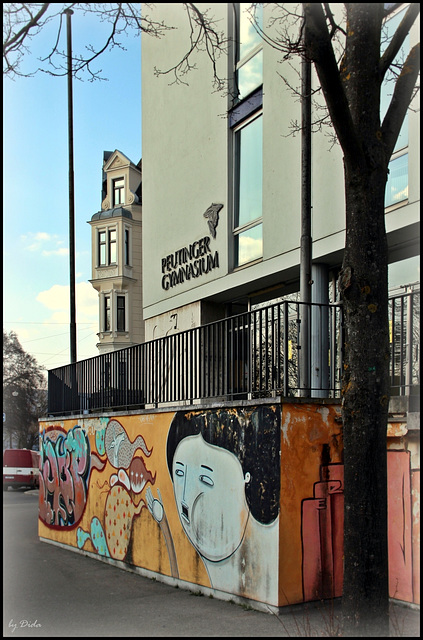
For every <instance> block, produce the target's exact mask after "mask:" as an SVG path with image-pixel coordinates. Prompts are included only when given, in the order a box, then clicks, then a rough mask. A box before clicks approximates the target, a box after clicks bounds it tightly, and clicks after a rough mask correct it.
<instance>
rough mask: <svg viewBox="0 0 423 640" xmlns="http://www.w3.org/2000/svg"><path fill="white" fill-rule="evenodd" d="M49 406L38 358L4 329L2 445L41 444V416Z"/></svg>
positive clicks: (25, 445) (28, 446)
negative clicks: (39, 434) (24, 348)
mask: <svg viewBox="0 0 423 640" xmlns="http://www.w3.org/2000/svg"><path fill="white" fill-rule="evenodd" d="M46 409H47V393H46V380H45V376H44V375H43V371H42V368H41V367H40V366H39V365H38V364H37V362H36V360H35V358H34V357H33V356H31V355H30V354H28V353H26V352H25V351H24V350H23V348H22V347H21V344H20V342H19V340H18V338H17V336H16V334H15V333H14V332H13V331H11V332H10V333H6V332H5V331H4V330H3V413H4V414H5V416H6V421H5V422H3V448H5V447H10V446H11V445H12V446H13V447H14V448H18V449H23V448H26V449H32V448H34V446H35V447H36V448H37V445H38V419H39V418H40V417H41V416H42V415H45V413H46Z"/></svg>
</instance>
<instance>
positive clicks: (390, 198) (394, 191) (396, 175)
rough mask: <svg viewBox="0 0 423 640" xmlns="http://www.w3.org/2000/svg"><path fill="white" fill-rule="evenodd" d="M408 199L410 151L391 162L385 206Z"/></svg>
mask: <svg viewBox="0 0 423 640" xmlns="http://www.w3.org/2000/svg"><path fill="white" fill-rule="evenodd" d="M403 200H408V153H405V154H404V155H402V156H399V158H395V160H391V162H390V163H389V174H388V180H387V183H386V190H385V207H389V206H391V205H393V204H397V202H402V201H403Z"/></svg>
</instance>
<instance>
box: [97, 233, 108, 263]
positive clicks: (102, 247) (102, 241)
mask: <svg viewBox="0 0 423 640" xmlns="http://www.w3.org/2000/svg"><path fill="white" fill-rule="evenodd" d="M106 260H107V254H106V232H105V231H99V232H98V264H99V266H100V267H102V266H104V265H105V264H107V263H106Z"/></svg>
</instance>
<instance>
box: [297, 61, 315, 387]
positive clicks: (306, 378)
mask: <svg viewBox="0 0 423 640" xmlns="http://www.w3.org/2000/svg"><path fill="white" fill-rule="evenodd" d="M311 254H312V244H311V63H310V62H309V61H308V60H305V59H304V60H303V61H302V87H301V245H300V302H302V303H304V304H301V316H300V317H301V329H300V343H301V345H300V346H301V351H300V357H299V360H300V395H301V396H303V397H304V396H308V395H309V394H310V357H309V354H310V344H309V335H310V310H311V305H310V303H311V282H312V280H311Z"/></svg>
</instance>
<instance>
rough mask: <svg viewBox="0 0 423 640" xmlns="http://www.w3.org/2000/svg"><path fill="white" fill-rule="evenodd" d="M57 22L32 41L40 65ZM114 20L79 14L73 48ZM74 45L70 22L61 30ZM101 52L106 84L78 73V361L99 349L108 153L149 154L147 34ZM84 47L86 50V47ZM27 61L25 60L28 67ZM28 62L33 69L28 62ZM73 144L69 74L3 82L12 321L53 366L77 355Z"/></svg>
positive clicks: (9, 326)
mask: <svg viewBox="0 0 423 640" xmlns="http://www.w3.org/2000/svg"><path fill="white" fill-rule="evenodd" d="M53 31H54V29H53V28H50V29H48V30H46V32H45V33H43V32H41V33H40V34H38V35H37V36H36V37H35V38H34V39H33V40H32V45H31V50H30V52H29V54H28V56H29V57H28V58H27V59H26V62H25V64H28V65H31V68H33V66H34V64H35V62H36V58H38V57H40V56H42V55H45V53H46V52H47V51H48V47H49V46H50V45H51V43H52V37H53ZM106 32H107V26H106V25H105V24H102V23H100V22H99V21H98V20H95V19H93V18H92V17H87V16H83V15H79V14H78V13H77V12H75V14H74V15H73V17H72V45H73V46H72V48H73V51H74V52H76V51H77V50H78V47H79V45H80V44H81V43H82V44H83V45H85V44H87V43H92V44H94V43H95V41H96V40H97V39H98V40H100V39H101V38H102V35H104V34H105V33H106ZM61 42H62V49H63V50H65V51H66V29H65V30H64V32H63V35H62V40H61ZM121 43H122V45H123V46H124V47H125V48H126V51H122V50H120V49H118V48H114V49H113V50H111V51H110V52H106V53H104V54H103V55H102V57H101V58H100V60H99V61H98V62H97V63H96V67H95V68H96V69H101V70H102V73H101V75H102V77H106V78H107V79H108V80H107V81H101V82H99V81H96V82H90V81H89V80H88V79H85V80H84V81H78V80H73V130H74V183H75V272H76V325H77V359H78V360H82V359H85V358H89V357H92V356H96V355H98V350H97V348H96V343H97V335H96V334H97V332H98V294H97V292H96V291H95V290H94V289H93V287H92V286H91V284H90V282H89V280H90V278H91V275H92V274H91V226H90V225H89V224H87V222H88V221H89V220H90V219H91V217H92V216H93V214H94V213H96V212H97V211H99V210H101V187H102V164H103V152H104V151H114V150H115V149H119V150H120V151H122V152H123V153H124V154H125V155H126V156H127V157H128V158H130V160H132V162H133V163H134V164H137V163H138V161H139V160H140V158H141V155H142V151H141V40H140V36H139V35H138V37H135V32H132V33H129V34H128V35H127V36H125V35H123V36H122V37H121ZM79 48H81V47H79ZM23 68H26V67H23ZM28 68H29V66H28ZM69 273H70V271H69V151H68V93H67V78H66V76H64V77H60V78H58V77H51V76H48V75H46V74H43V73H41V74H40V73H38V74H36V75H35V76H34V77H33V78H17V79H16V80H14V81H13V80H11V79H9V78H5V79H4V80H3V328H4V330H5V331H6V332H7V333H9V332H10V331H14V332H15V333H16V334H17V336H18V339H19V341H20V343H21V345H22V347H23V349H24V350H25V351H26V352H28V353H30V354H31V355H33V356H34V357H35V359H36V360H37V363H38V364H39V365H41V366H42V367H44V368H45V369H46V370H48V369H54V368H55V367H59V366H62V365H66V364H69V362H70V328H69V322H70V320H69V298H70V294H69V282H70V275H69Z"/></svg>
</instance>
